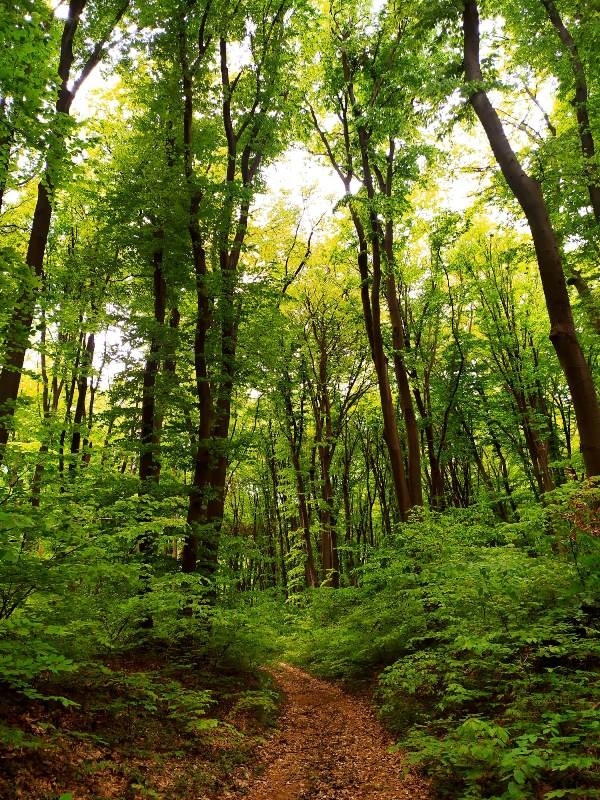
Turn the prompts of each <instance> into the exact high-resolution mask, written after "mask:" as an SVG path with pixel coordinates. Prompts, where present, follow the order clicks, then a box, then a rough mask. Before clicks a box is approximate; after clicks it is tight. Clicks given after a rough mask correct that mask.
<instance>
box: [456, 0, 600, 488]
mask: <svg viewBox="0 0 600 800" xmlns="http://www.w3.org/2000/svg"><path fill="white" fill-rule="evenodd" d="M463 33H464V67H465V77H466V80H467V90H468V93H469V101H470V103H471V105H472V107H473V109H474V111H475V113H476V114H477V116H478V118H479V120H480V122H481V125H482V127H483V129H484V130H485V133H486V135H487V138H488V141H489V143H490V146H491V147H492V150H493V152H494V156H495V157H496V160H497V162H498V165H499V166H500V169H501V170H502V174H503V175H504V178H505V179H506V182H507V183H508V185H509V187H510V189H511V191H512V192H513V194H514V195H515V197H516V199H517V200H518V202H519V204H520V205H521V208H522V209H523V212H524V213H525V216H526V218H527V222H528V224H529V228H530V230H531V235H532V239H533V243H534V247H535V251H536V255H537V261H538V266H539V270H540V277H541V281H542V288H543V290H544V296H545V298H546V307H547V310H548V316H549V319H550V339H551V341H552V344H553V346H554V349H555V351H556V354H557V356H558V359H559V361H560V364H561V367H562V369H563V372H564V374H565V378H566V381H567V384H568V386H569V390H570V392H571V397H572V400H573V408H574V411H575V416H576V418H577V427H578V430H579V438H580V447H581V452H582V455H583V460H584V463H585V469H586V472H587V474H588V475H589V476H594V475H598V474H600V404H599V403H598V397H597V395H596V390H595V387H594V382H593V378H592V375H591V372H590V369H589V365H588V363H587V361H586V359H585V356H584V354H583V351H582V349H581V345H580V343H579V340H578V338H577V332H576V329H575V323H574V320H573V313H572V310H571V303H570V300H569V294H568V290H567V284H566V279H565V274H564V271H563V266H562V261H561V256H560V251H559V246H558V241H557V237H556V234H555V231H554V229H553V227H552V224H551V222H550V218H549V215H548V210H547V207H546V203H545V201H544V196H543V193H542V189H541V186H540V183H539V181H537V180H536V179H535V178H532V177H531V176H530V175H528V174H527V173H526V172H525V170H524V169H523V167H522V165H521V163H520V162H519V159H518V157H517V155H516V153H515V151H514V150H513V148H512V146H511V144H510V142H509V140H508V138H507V136H506V133H505V131H504V127H503V125H502V122H501V120H500V117H499V116H498V112H497V111H496V109H495V108H494V106H493V105H492V103H491V101H490V99H489V97H488V94H487V92H486V91H485V89H484V88H482V87H483V85H484V78H483V73H482V71H481V65H480V56H479V42H480V33H479V9H478V5H477V2H476V1H475V0H466V2H465V4H464V12H463Z"/></svg>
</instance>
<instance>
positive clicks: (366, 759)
mask: <svg viewBox="0 0 600 800" xmlns="http://www.w3.org/2000/svg"><path fill="white" fill-rule="evenodd" d="M270 673H271V675H272V677H273V678H274V679H275V681H276V683H277V685H278V686H279V688H280V690H281V691H282V693H283V695H284V702H283V707H282V713H281V717H280V724H279V729H278V731H277V733H276V734H275V735H274V736H273V737H272V738H271V739H269V740H268V742H267V743H266V744H265V745H264V746H263V747H262V748H261V749H260V752H259V758H260V768H261V773H260V775H259V777H254V778H253V779H252V780H251V781H250V783H249V785H248V786H243V785H242V786H240V787H239V790H238V792H234V791H231V792H225V793H224V794H223V795H221V797H222V798H223V800H228V799H229V798H242V797H243V798H244V799H245V800H425V799H426V798H429V797H431V795H430V793H429V791H428V787H427V784H426V782H425V781H424V780H423V779H422V778H420V777H419V776H418V775H416V774H415V773H414V772H411V771H410V770H409V768H408V766H407V764H406V761H405V758H404V757H403V755H402V754H401V753H399V752H390V746H391V745H392V741H391V739H390V736H389V734H387V733H386V731H385V730H384V728H383V727H382V726H381V724H380V723H379V722H378V721H377V719H376V718H375V715H374V713H373V710H372V708H371V705H370V703H369V702H368V701H366V700H364V699H362V698H360V697H356V696H353V695H349V694H347V693H345V692H344V691H343V690H342V689H340V688H339V687H338V686H335V685H333V684H331V683H328V682H326V681H322V680H318V679H317V678H314V677H313V676H311V675H309V674H308V673H306V672H304V671H302V670H300V669H298V668H296V667H292V666H290V665H288V664H279V665H278V666H277V667H275V668H273V669H271V670H270ZM244 773H245V775H246V776H247V770H244ZM239 782H240V783H242V784H243V783H245V782H246V781H239Z"/></svg>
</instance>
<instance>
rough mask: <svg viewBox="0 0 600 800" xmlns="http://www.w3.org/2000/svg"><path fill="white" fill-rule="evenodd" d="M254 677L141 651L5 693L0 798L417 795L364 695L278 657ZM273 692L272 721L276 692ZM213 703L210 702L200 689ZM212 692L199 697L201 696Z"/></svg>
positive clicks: (374, 798)
mask: <svg viewBox="0 0 600 800" xmlns="http://www.w3.org/2000/svg"><path fill="white" fill-rule="evenodd" d="M267 672H268V673H269V674H267V675H264V677H263V678H262V679H260V680H257V678H256V675H254V676H253V675H252V674H251V673H240V672H237V673H236V672H231V673H229V674H227V673H226V672H223V670H222V667H221V668H218V667H217V665H216V664H215V665H213V668H212V669H208V670H207V669H206V665H203V667H201V666H200V665H199V664H196V665H192V664H189V663H187V664H176V663H175V664H174V663H173V660H172V654H171V657H169V656H167V654H164V655H163V657H162V658H160V657H159V658H156V657H154V658H153V657H150V656H141V655H138V656H137V657H136V658H135V659H132V658H131V656H130V657H128V658H126V659H123V661H121V662H118V661H117V662H112V663H111V664H110V666H109V667H107V668H105V669H104V671H100V672H97V671H96V670H90V671H85V670H84V671H82V672H78V673H76V674H73V675H72V676H71V678H70V680H69V681H67V682H65V676H63V678H62V680H61V682H60V685H56V684H54V685H52V681H50V682H49V683H48V685H46V686H44V687H43V688H44V689H45V693H47V694H51V693H57V692H59V691H61V692H64V693H65V694H68V696H69V697H70V698H71V700H72V701H73V702H72V705H68V706H67V707H66V708H64V707H62V706H61V705H60V704H57V703H48V701H44V702H42V701H41V700H27V699H25V698H21V699H20V700H19V699H17V698H16V697H15V696H14V695H12V699H11V694H10V693H9V694H3V693H1V692H0V798H1V800H409V798H410V800H426V798H429V797H430V794H429V793H428V788H427V784H426V783H425V782H424V781H423V779H422V778H420V777H419V776H418V775H416V774H414V773H412V772H411V771H410V770H409V769H408V767H407V765H406V762H405V760H404V758H403V756H402V754H401V753H398V752H390V746H391V745H392V743H393V742H392V740H391V738H390V737H389V735H388V734H386V732H385V730H384V729H383V727H382V726H381V725H380V723H379V722H378V721H377V720H376V718H375V716H374V713H373V711H372V707H371V704H370V703H369V701H368V700H366V699H363V698H361V697H357V696H354V695H351V694H347V693H346V692H344V691H343V690H342V689H341V688H339V687H338V686H336V685H334V684H331V683H328V682H326V681H322V680H318V679H317V678H314V677H312V676H311V675H309V674H307V673H306V672H304V671H302V670H300V669H298V668H296V667H292V666H289V665H287V664H279V665H278V666H276V667H273V668H271V669H269V670H268V671H267ZM271 679H273V680H274V681H275V683H276V684H277V687H278V689H279V692H281V695H282V704H281V707H280V715H279V719H278V722H277V727H276V728H274V725H275V723H276V713H277V703H276V694H275V692H274V691H273V689H272V687H270V686H269V681H270V680H271ZM207 691H208V692H209V693H210V700H209V701H208V702H205V700H204V698H205V692H207ZM206 696H208V695H206Z"/></svg>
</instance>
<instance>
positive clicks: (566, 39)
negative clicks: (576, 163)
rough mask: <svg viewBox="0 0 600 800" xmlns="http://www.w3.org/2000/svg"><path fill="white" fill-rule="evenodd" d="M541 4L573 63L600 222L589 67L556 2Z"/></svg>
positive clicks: (579, 117) (593, 203)
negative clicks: (586, 69) (580, 53)
mask: <svg viewBox="0 0 600 800" xmlns="http://www.w3.org/2000/svg"><path fill="white" fill-rule="evenodd" d="M541 3H542V5H543V6H544V8H545V9H546V11H547V13H548V19H549V20H550V22H551V23H552V25H553V27H554V29H555V31H556V33H557V35H558V38H559V39H560V41H561V42H562V43H563V45H564V46H565V48H566V50H567V54H568V56H569V61H570V62H571V71H572V73H573V79H574V82H575V97H574V98H573V106H574V108H575V114H576V116H577V130H578V133H579V143H580V145H581V154H582V156H583V167H584V171H585V174H586V182H587V189H588V194H589V198H590V205H591V206H592V209H593V212H594V217H595V219H596V221H600V172H599V171H598V165H597V164H596V145H595V142H594V135H593V133H592V126H591V125H590V115H589V90H588V83H587V78H586V74H585V67H584V65H583V61H582V60H581V56H580V55H579V48H578V47H577V44H576V42H575V40H574V39H573V37H572V36H571V33H570V32H569V30H568V28H567V27H566V25H565V24H564V22H563V19H562V17H561V16H560V12H559V11H558V8H557V7H556V3H555V2H554V0H541Z"/></svg>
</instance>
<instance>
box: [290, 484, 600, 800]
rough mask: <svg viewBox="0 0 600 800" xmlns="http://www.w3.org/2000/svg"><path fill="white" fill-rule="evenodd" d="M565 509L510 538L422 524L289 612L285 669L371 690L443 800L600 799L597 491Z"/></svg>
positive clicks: (450, 518) (465, 522) (469, 518)
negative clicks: (354, 582) (368, 683)
mask: <svg viewBox="0 0 600 800" xmlns="http://www.w3.org/2000/svg"><path fill="white" fill-rule="evenodd" d="M565 493H566V490H563V493H562V494H561V493H560V492H558V493H556V494H555V495H554V497H553V498H549V500H550V502H549V504H548V505H547V506H546V507H545V508H533V509H530V510H529V511H528V512H526V513H525V514H524V516H523V518H522V521H521V522H519V523H514V524H498V523H497V522H495V521H494V520H493V519H491V518H490V517H489V516H488V515H487V514H486V513H485V512H483V511H482V512H479V511H477V510H473V509H472V510H469V511H456V512H452V513H449V514H444V515H439V516H436V515H433V514H432V515H427V516H425V517H424V518H422V519H421V520H420V521H414V522H412V523H410V524H407V525H403V526H402V528H401V530H400V531H398V533H397V536H396V538H395V539H394V540H392V541H389V542H387V543H386V545H385V547H382V548H379V549H378V550H376V551H374V552H373V553H372V554H371V557H370V559H369V562H368V564H367V565H366V566H365V567H363V568H362V569H361V571H360V575H359V585H358V586H348V587H346V588H342V589H341V590H339V591H335V592H334V591H331V590H318V591H315V592H313V593H312V596H311V598H310V601H309V602H308V601H307V600H306V599H305V600H303V601H302V602H301V603H299V604H297V605H296V608H295V612H294V613H295V614H296V619H295V628H294V631H295V632H294V633H293V634H292V635H289V634H288V635H287V636H286V646H287V651H288V652H287V657H288V658H290V659H291V660H294V661H296V662H297V663H301V664H303V665H305V666H307V667H308V668H309V669H311V670H312V671H313V672H315V673H317V674H320V675H323V676H327V677H334V678H341V679H345V680H348V681H359V680H363V679H365V678H369V677H373V676H378V685H377V690H376V698H377V700H378V703H379V706H380V710H381V715H382V717H383V718H384V720H385V722H386V724H387V725H388V726H389V727H390V728H391V729H392V730H393V731H394V732H395V734H396V735H397V738H398V742H399V746H401V747H403V748H405V749H408V750H409V751H410V753H411V756H412V759H413V761H414V762H415V763H417V764H418V765H420V767H421V768H422V769H423V771H424V772H425V773H426V774H427V775H428V776H429V777H430V778H431V779H432V781H433V786H434V791H435V792H436V794H437V796H439V797H441V798H445V797H447V798H465V800H466V799H467V798H489V799H490V800H491V799H492V798H494V800H515V799H516V798H523V799H525V798H532V799H533V798H544V799H545V800H551V798H562V797H564V798H586V800H587V799H590V798H594V797H600V766H599V756H600V715H599V714H598V708H599V704H600V681H599V679H598V667H599V666H600V641H599V622H600V591H599V589H600V581H599V572H600V571H599V567H600V547H599V544H600V541H599V540H598V538H596V537H595V536H594V535H592V534H593V533H594V530H593V526H592V523H591V522H590V520H591V518H592V517H593V513H591V512H593V510H594V509H595V507H596V505H595V504H596V503H597V496H596V495H597V490H595V489H594V490H587V492H584V493H583V494H581V493H579V494H574V495H573V496H572V497H571V496H569V495H568V494H567V496H564V495H565ZM582 498H583V499H582ZM582 509H583V511H582ZM586 509H587V512H590V513H587V512H586V511H585V510H586ZM586 513H587V516H586ZM585 519H587V520H588V522H587V523H586V524H585V525H584V524H582V520H585Z"/></svg>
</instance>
